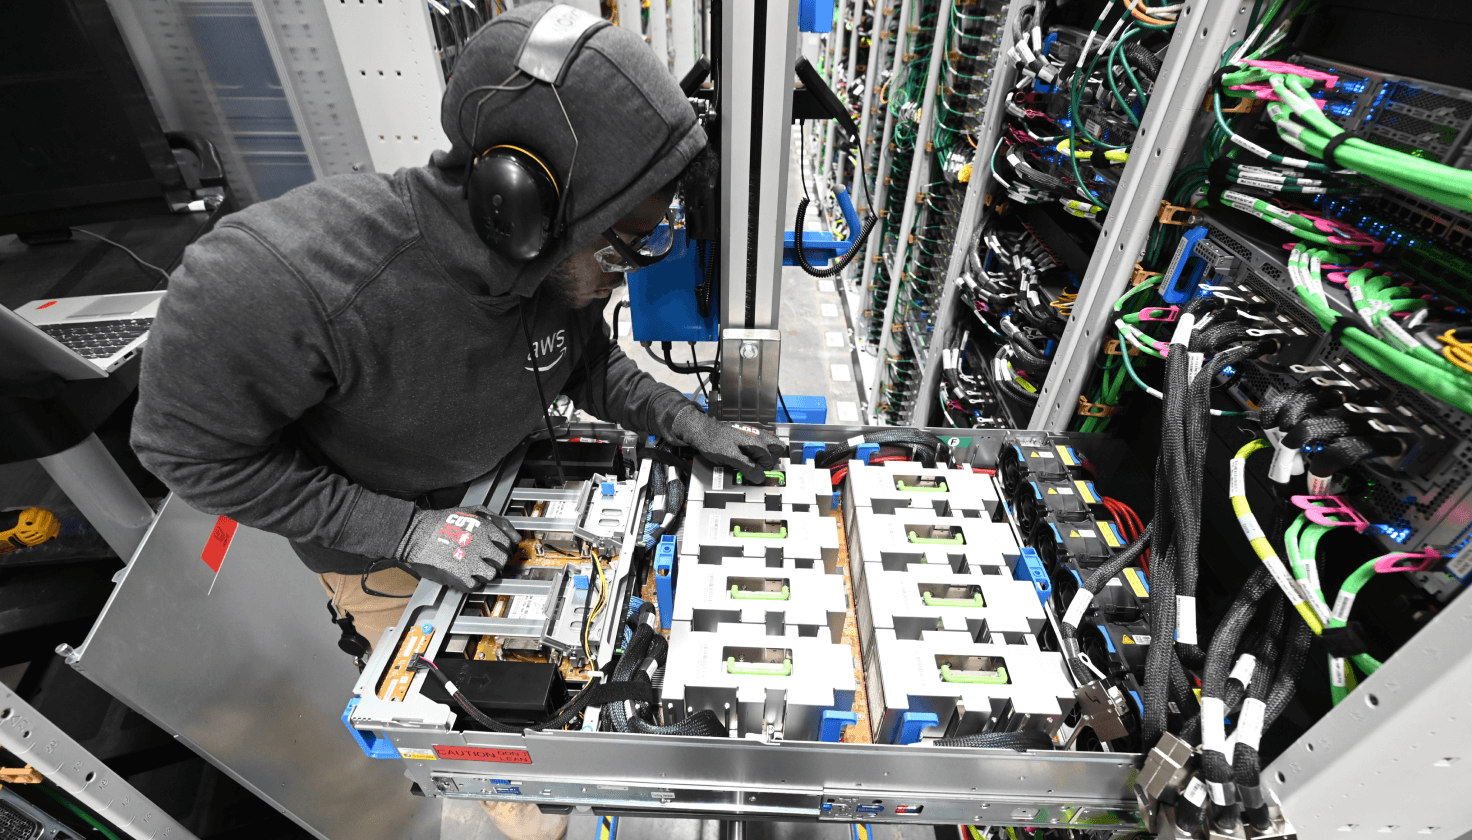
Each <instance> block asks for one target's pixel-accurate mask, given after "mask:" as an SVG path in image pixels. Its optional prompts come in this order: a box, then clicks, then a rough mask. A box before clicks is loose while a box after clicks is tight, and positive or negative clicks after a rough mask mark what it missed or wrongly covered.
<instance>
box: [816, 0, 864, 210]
mask: <svg viewBox="0 0 1472 840" xmlns="http://www.w3.org/2000/svg"><path fill="white" fill-rule="evenodd" d="M853 2H857V0H841V2H840V3H839V6H838V14H837V15H835V16H834V18H833V28H832V29H831V30H829V32H828V57H827V59H826V60H825V61H824V62H823V69H824V70H826V71H827V73H826V78H825V79H824V80H825V81H826V82H828V87H830V88H834V87H837V83H838V57H839V56H840V55H841V54H842V51H841V50H839V48H838V44H839V41H840V40H842V39H841V38H840V37H839V32H840V28H839V27H841V26H842V25H843V12H844V11H845V10H847V9H848V8H849V7H850V3H853ZM822 125H823V151H822V157H821V158H819V165H818V166H815V167H813V176H814V181H815V183H816V184H817V187H818V195H819V196H823V195H826V194H827V193H828V190H829V189H831V188H832V181H833V178H832V174H833V162H832V158H833V141H834V138H835V137H836V136H837V135H836V134H835V129H836V127H837V125H838V124H837V123H836V122H834V121H833V120H823V122H822ZM820 201H821V199H820ZM830 221H831V220H830Z"/></svg>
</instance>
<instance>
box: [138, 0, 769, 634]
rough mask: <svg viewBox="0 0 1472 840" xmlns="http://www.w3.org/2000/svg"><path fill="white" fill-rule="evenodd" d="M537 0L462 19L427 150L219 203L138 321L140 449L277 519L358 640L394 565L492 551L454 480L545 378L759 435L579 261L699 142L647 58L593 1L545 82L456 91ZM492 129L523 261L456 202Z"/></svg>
mask: <svg viewBox="0 0 1472 840" xmlns="http://www.w3.org/2000/svg"><path fill="white" fill-rule="evenodd" d="M546 11H547V6H546V5H545V4H532V5H526V6H518V7H517V8H516V9H514V10H513V11H510V12H508V13H506V14H503V15H500V16H498V17H496V18H494V19H493V20H492V21H491V22H490V23H488V24H487V25H486V26H485V27H483V28H482V29H481V30H480V32H479V33H478V34H477V35H476V36H475V37H474V38H473V39H472V40H471V42H470V44H469V45H468V47H467V48H466V50H465V51H464V52H463V54H462V55H461V57H460V58H459V61H458V64H457V66H456V67H455V74H454V78H453V80H452V81H451V82H450V83H449V85H448V87H447V90H446V91H445V94H444V97H443V100H442V103H441V121H442V124H443V126H444V129H445V133H446V135H447V136H448V137H449V138H450V140H451V143H452V148H451V149H450V150H449V151H440V152H435V153H434V155H433V156H432V157H431V159H430V163H429V165H427V166H423V167H418V168H411V169H402V170H399V171H398V172H396V173H394V174H392V175H382V174H361V175H343V176H336V177H332V178H327V179H324V180H321V181H318V182H316V183H313V184H310V185H307V186H304V187H302V188H299V189H297V190H293V191H292V192H290V193H288V194H287V195H285V196H282V197H281V198H278V199H275V200H273V201H267V202H263V203H260V204H256V205H254V206H252V207H250V208H247V209H246V210H243V211H241V212H239V213H236V214H234V215H232V216H229V217H227V218H225V219H223V220H222V221H221V222H220V224H219V225H218V226H217V227H216V229H215V230H214V231H213V232H211V233H210V234H209V235H208V236H205V237H203V238H202V239H201V240H200V241H199V242H198V243H196V244H195V245H192V246H191V247H190V248H189V249H188V250H187V251H186V252H185V255H184V262H183V264H182V266H181V267H180V269H179V270H178V271H177V272H176V273H175V274H174V277H173V280H172V283H171V285H170V289H169V294H168V296H167V298H165V300H164V302H163V305H162V306H161V307H160V311H159V313H158V317H157V319H156V321H155V322H154V325H153V331H152V333H151V335H150V338H149V345H148V352H147V354H146V357H145V359H144V363H143V371H142V381H141V384H140V397H139V404H138V409H137V412H136V415H135V418H134V429H133V438H132V442H133V446H134V448H135V449H136V450H137V452H138V455H139V457H140V458H141V459H142V460H143V463H144V464H145V465H147V466H148V467H149V468H150V469H151V470H152V471H153V472H154V473H156V474H157V475H158V476H159V477H160V478H162V479H163V480H164V482H165V483H166V484H168V486H169V487H170V488H171V489H173V490H174V491H175V492H176V493H177V494H178V495H179V496H180V497H181V498H183V499H184V500H185V501H187V502H189V503H190V504H191V505H192V506H194V507H196V508H198V509H200V510H203V511H205V512H208V513H219V514H225V515H228V516H230V517H232V518H233V519H236V520H237V521H239V522H242V523H244V524H246V525H249V526H252V527H256V528H260V529H263V530H266V531H271V532H274V533H278V534H281V535H282V536H285V537H286V538H288V539H289V540H290V541H291V544H292V546H293V548H294V549H295V550H296V552H297V554H298V555H299V556H300V557H301V559H302V561H303V562H304V563H305V564H306V565H307V566H308V568H310V569H311V570H312V571H314V572H317V573H319V574H320V575H321V576H322V580H323V583H324V585H325V586H326V587H327V588H328V590H329V591H330V592H331V593H332V598H333V603H334V606H335V607H336V608H337V609H338V610H339V612H346V613H348V614H350V615H351V617H352V619H353V620H354V622H355V624H356V627H357V629H358V631H359V632H361V633H362V634H363V635H364V636H366V637H367V639H368V640H369V641H370V642H377V641H378V638H379V635H380V634H381V633H382V631H383V629H384V628H385V627H387V626H388V625H389V624H391V623H392V622H393V621H394V620H395V619H396V618H397V617H398V613H399V611H400V610H401V608H402V603H403V602H402V601H400V600H394V599H393V598H392V597H385V596H395V595H398V596H403V595H405V594H408V593H409V592H412V590H413V587H414V584H415V576H418V577H424V578H428V579H430V580H434V581H437V582H440V583H444V584H447V585H450V586H454V587H456V588H459V589H462V590H468V589H470V588H472V587H474V586H475V585H477V583H478V582H480V581H485V580H489V579H492V578H494V577H495V576H496V575H497V574H498V573H499V571H500V568H501V565H502V564H504V563H505V562H506V560H507V559H508V557H509V556H510V554H511V553H512V552H513V551H514V550H515V545H514V540H515V538H516V537H515V532H514V531H511V530H510V529H509V526H507V525H506V524H505V522H504V520H500V518H499V517H495V516H492V515H491V514H490V513H489V512H488V511H486V510H484V509H469V508H457V507H455V505H457V504H458V502H459V496H458V493H459V492H460V491H461V490H463V487H464V485H465V484H467V483H468V482H470V481H472V480H473V479H475V478H476V477H478V476H480V475H482V474H484V473H486V472H488V471H489V470H491V469H492V468H493V467H494V466H495V465H496V464H497V463H498V462H500V460H501V459H502V457H503V456H505V455H506V454H507V453H508V452H509V451H510V450H511V449H512V448H513V447H514V446H516V445H517V444H518V443H519V442H520V441H521V440H522V439H523V438H525V437H526V436H527V435H528V433H531V432H534V431H536V430H537V429H539V428H541V427H542V425H543V422H544V419H543V409H544V408H545V406H546V404H547V402H546V400H547V399H550V398H553V397H555V396H556V395H557V394H566V395H568V396H570V397H571V398H572V400H573V401H574V403H575V404H576V405H578V406H579V407H580V408H582V409H583V410H585V411H587V412H588V413H590V414H593V415H594V416H597V417H600V418H603V419H605V420H609V421H613V422H617V423H619V424H620V425H622V426H623V427H625V428H628V429H631V430H634V431H636V432H639V433H641V434H656V435H661V436H664V437H666V438H669V439H672V440H675V441H677V442H679V443H682V444H685V445H689V446H692V447H694V448H696V449H697V450H699V451H701V452H704V453H706V454H707V455H708V456H709V457H711V458H712V459H714V460H716V461H718V462H721V463H726V464H729V465H731V466H733V467H735V468H737V469H739V470H742V471H743V473H744V474H745V475H749V476H757V477H759V476H760V474H761V470H762V469H763V468H769V467H771V466H772V465H773V463H774V461H775V459H776V458H777V457H778V456H779V455H780V454H782V453H783V451H784V447H783V445H782V444H781V442H780V441H779V440H778V439H777V438H776V437H774V436H772V435H769V434H766V433H765V432H758V431H757V430H754V429H749V428H747V427H735V426H731V425H728V424H725V423H719V422H716V421H714V420H711V419H710V418H708V417H706V415H705V414H703V413H702V412H701V411H700V410H699V409H698V408H697V407H696V406H695V405H694V404H693V403H691V402H690V401H688V400H686V399H685V398H684V397H683V396H682V395H681V394H680V393H678V392H677V391H675V390H674V389H673V388H670V387H668V386H665V385H661V384H659V383H657V382H656V381H655V380H654V379H653V378H652V377H650V376H649V375H648V374H645V373H644V372H642V371H640V370H639V369H638V367H637V366H636V365H635V364H634V362H633V361H632V360H630V359H629V358H628V357H626V356H625V355H624V354H623V352H621V351H620V350H619V349H618V347H617V346H616V345H614V344H612V343H611V342H610V340H609V336H608V328H607V326H606V324H605V322H604V321H603V317H602V308H603V304H604V303H606V301H607V299H608V296H609V293H610V292H611V291H612V289H614V288H615V287H617V285H618V284H619V283H621V282H622V281H623V275H622V274H620V273H607V272H606V271H604V270H603V269H602V268H600V263H599V257H598V256H597V255H598V252H599V251H605V253H604V255H603V259H604V263H605V264H606V263H608V262H609V260H608V259H607V257H608V255H609V251H607V250H605V249H611V250H614V251H616V250H617V249H613V248H612V244H611V243H610V241H608V238H607V236H606V235H605V234H609V235H612V236H617V237H620V238H621V239H623V240H624V241H623V242H621V243H619V244H623V245H624V246H625V247H624V249H623V250H624V251H625V252H627V251H628V249H629V247H630V246H629V245H628V244H627V243H631V242H635V241H636V240H638V239H639V238H640V237H641V236H643V235H644V234H647V233H648V232H650V231H651V230H653V229H654V228H655V227H656V226H657V225H658V224H659V223H660V221H661V220H662V219H663V218H664V216H665V213H666V210H667V208H668V205H669V203H670V198H671V195H672V194H673V192H674V186H675V184H676V182H677V180H678V176H679V175H680V174H681V173H682V172H683V171H684V170H685V169H686V168H687V166H688V165H689V164H690V163H691V161H692V160H694V159H695V158H696V156H697V155H698V154H699V153H700V152H701V151H702V149H704V147H705V144H706V140H705V134H704V130H703V129H702V128H701V126H700V125H699V124H698V123H697V121H696V117H695V113H694V111H693V109H692V108H691V106H690V104H689V102H688V101H687V100H686V99H685V97H684V96H683V95H682V93H681V91H680V88H679V85H678V84H677V83H676V82H675V80H674V79H673V78H672V77H671V75H670V73H669V71H668V70H667V69H666V68H665V67H664V66H663V62H662V61H660V60H658V59H656V57H655V56H654V54H653V53H652V52H651V51H650V49H649V48H648V46H646V45H645V44H644V43H643V40H642V39H641V38H640V37H638V36H637V35H636V34H634V33H632V32H630V31H629V30H626V29H621V28H617V27H607V26H605V27H602V28H597V29H595V30H594V31H593V32H592V34H591V35H590V36H589V37H588V38H587V40H586V42H585V43H584V44H583V45H582V47H581V49H580V51H578V52H576V54H575V55H574V56H573V58H572V59H571V62H570V64H569V65H568V67H567V71H566V75H565V78H564V80H563V82H562V83H561V84H560V85H559V86H558V87H557V88H556V89H555V90H554V89H553V88H552V87H551V86H550V85H548V84H543V83H540V82H538V83H535V84H529V85H527V86H525V87H523V88H520V89H518V90H514V91H512V90H498V91H496V92H495V95H494V96H491V97H489V98H488V99H486V101H484V102H481V103H479V104H478V105H476V100H477V99H479V98H480V97H481V96H482V94H480V93H479V92H478V91H473V89H478V88H483V87H484V86H503V87H506V88H510V87H514V85H508V84H507V79H508V78H510V77H512V76H513V75H514V74H515V73H516V66H515V62H516V59H517V54H518V50H519V49H520V46H521V44H522V42H523V40H524V39H525V37H526V34H527V32H528V29H529V27H530V26H532V25H533V24H534V23H535V22H536V21H537V20H538V19H539V18H540V16H541V15H542V14H543V13H544V12H546ZM517 84H520V82H518V83H517ZM467 99H468V100H470V103H471V105H473V106H475V107H464V108H462V107H461V106H462V105H464V104H465V103H466V101H467ZM564 113H565V114H566V116H565V117H564ZM574 135H575V138H576V139H574ZM500 145H509V146H516V147H519V148H524V149H527V150H533V151H534V152H535V154H536V155H537V157H538V158H539V159H540V160H541V161H545V162H546V164H547V166H548V167H549V168H550V169H551V170H552V174H553V176H554V177H555V180H556V181H557V183H558V184H559V185H560V186H561V190H562V191H563V192H564V193H565V195H562V194H560V196H561V197H562V200H564V201H565V202H566V206H565V207H564V208H563V214H564V216H565V219H566V225H565V228H564V229H563V230H562V231H561V232H560V233H559V234H557V235H556V237H555V238H554V240H553V242H552V244H551V246H550V247H548V248H546V249H544V250H543V252H542V253H541V254H540V255H539V256H537V257H535V258H533V259H530V260H528V261H516V260H511V259H508V258H506V257H504V256H501V255H500V254H498V253H496V252H495V251H493V250H492V249H491V248H489V247H487V245H486V244H485V242H483V241H482V240H481V239H480V237H478V236H477V234H476V232H475V228H474V225H473V224H472V221H471V215H470V212H469V211H468V209H467V201H466V198H465V195H464V190H463V187H462V185H463V182H464V179H465V177H466V172H467V168H468V167H467V163H468V162H469V161H470V160H471V158H472V156H475V155H478V154H480V153H482V152H483V151H485V150H486V149H490V148H491V147H493V146H500ZM472 146H474V148H473V147H472ZM613 261H614V262H616V261H617V257H615V259H614V260H613ZM442 531H446V532H449V531H453V533H454V534H455V535H458V536H460V537H461V538H462V539H461V540H456V541H454V543H453V544H452V541H450V540H446V539H443V538H442V537H441V536H440V535H441V532H442ZM457 555H458V556H457ZM410 571H412V572H413V574H412V575H411V574H410ZM365 572H368V574H367V575H366V577H364V573H365ZM375 593H377V594H375Z"/></svg>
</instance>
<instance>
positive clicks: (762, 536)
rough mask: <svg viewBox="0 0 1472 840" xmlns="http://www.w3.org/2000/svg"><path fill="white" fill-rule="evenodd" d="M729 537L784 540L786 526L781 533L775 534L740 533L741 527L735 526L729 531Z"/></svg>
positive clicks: (764, 532)
mask: <svg viewBox="0 0 1472 840" xmlns="http://www.w3.org/2000/svg"><path fill="white" fill-rule="evenodd" d="M731 536H733V537H746V538H747V539H762V540H785V539H787V526H786V525H783V526H782V530H781V531H779V532H777V533H775V534H769V533H767V532H766V531H742V530H741V526H740V525H737V526H735V527H733V528H732V529H731Z"/></svg>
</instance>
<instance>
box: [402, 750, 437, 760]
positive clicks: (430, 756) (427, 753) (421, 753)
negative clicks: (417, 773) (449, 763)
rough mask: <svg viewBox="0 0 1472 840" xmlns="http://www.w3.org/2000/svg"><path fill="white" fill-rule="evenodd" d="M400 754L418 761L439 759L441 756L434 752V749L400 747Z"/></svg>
mask: <svg viewBox="0 0 1472 840" xmlns="http://www.w3.org/2000/svg"><path fill="white" fill-rule="evenodd" d="M399 755H401V756H403V757H404V758H412V759H414V760H416V761H439V756H437V755H435V754H434V750H415V749H408V748H406V747H399Z"/></svg>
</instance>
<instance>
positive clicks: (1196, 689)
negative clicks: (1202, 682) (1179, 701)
mask: <svg viewBox="0 0 1472 840" xmlns="http://www.w3.org/2000/svg"><path fill="white" fill-rule="evenodd" d="M1191 691H1192V692H1194V693H1195V695H1196V703H1197V704H1198V705H1199V704H1200V703H1201V689H1199V688H1193V689H1191Z"/></svg>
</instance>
